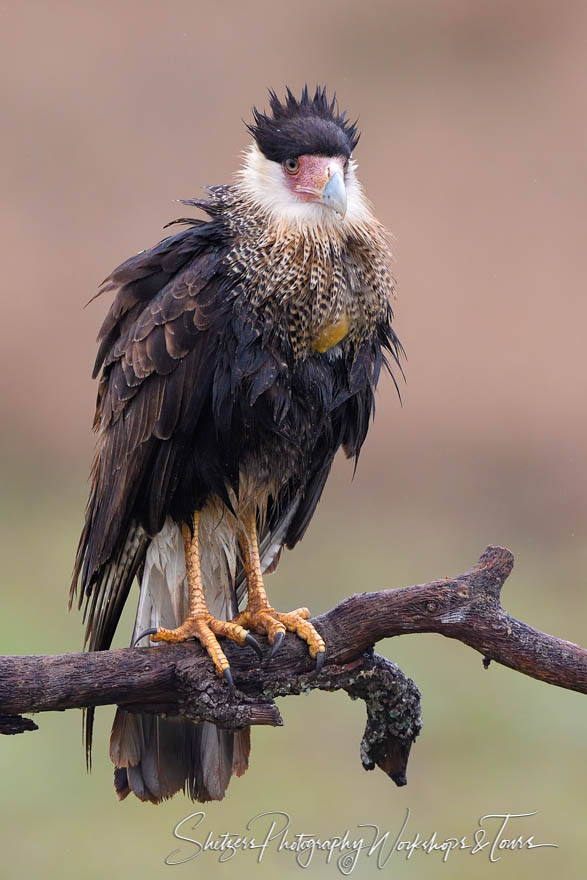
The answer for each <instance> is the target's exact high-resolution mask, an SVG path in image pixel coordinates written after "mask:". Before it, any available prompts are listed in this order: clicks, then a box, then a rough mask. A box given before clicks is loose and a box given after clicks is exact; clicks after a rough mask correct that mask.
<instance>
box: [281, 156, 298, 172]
mask: <svg viewBox="0 0 587 880" xmlns="http://www.w3.org/2000/svg"><path fill="white" fill-rule="evenodd" d="M283 167H284V168H285V170H286V171H287V173H288V174H297V172H298V171H299V170H300V160H299V159H286V160H285V162H284V163H283Z"/></svg>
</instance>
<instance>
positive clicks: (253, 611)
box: [232, 508, 326, 671]
mask: <svg viewBox="0 0 587 880" xmlns="http://www.w3.org/2000/svg"><path fill="white" fill-rule="evenodd" d="M242 523H243V534H242V536H241V538H240V547H241V553H242V559H243V565H244V569H245V573H246V576H247V586H248V590H249V601H248V603H247V607H246V608H245V610H244V611H242V612H241V613H240V614H237V616H236V617H235V618H234V619H233V620H232V623H235V624H238V625H241V626H243V627H245V628H246V629H251V630H253V631H254V632H264V633H265V634H266V635H267V638H268V639H269V644H270V645H271V646H272V647H271V651H270V652H269V658H268V659H269V660H271V659H272V658H273V657H274V656H275V654H276V653H277V651H278V650H279V648H280V646H281V645H282V644H283V640H284V638H285V631H286V630H289V631H290V632H294V633H296V635H298V636H299V637H300V638H301V639H303V640H304V641H305V642H307V643H308V648H309V650H310V656H311V657H312V658H313V659H315V660H316V666H317V669H318V671H319V670H320V669H321V668H322V665H323V664H324V658H323V655H324V652H325V651H326V646H325V644H324V639H323V638H322V636H321V635H320V634H319V633H318V632H317V631H316V630H315V629H314V627H313V626H312V624H311V623H309V619H310V612H309V610H308V609H307V608H297V609H296V610H295V611H289V612H288V613H281V612H279V611H276V610H275V609H274V608H272V607H271V605H270V604H269V600H268V598H267V593H266V592H265V585H264V584H263V572H262V570H261V560H260V558H259V542H258V538H257V521H256V513H255V511H254V509H252V508H251V509H250V510H249V511H248V512H247V513H246V514H245V515H244V516H243V517H242Z"/></svg>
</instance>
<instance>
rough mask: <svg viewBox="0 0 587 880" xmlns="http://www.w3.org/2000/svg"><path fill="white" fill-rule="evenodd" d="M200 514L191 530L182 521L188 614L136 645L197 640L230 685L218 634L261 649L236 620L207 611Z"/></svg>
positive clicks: (149, 631)
mask: <svg viewBox="0 0 587 880" xmlns="http://www.w3.org/2000/svg"><path fill="white" fill-rule="evenodd" d="M199 524H200V514H199V512H198V511H196V513H195V514H194V521H193V531H192V529H190V528H189V526H188V525H187V524H186V523H184V524H183V526H182V535H183V544H184V549H185V567H186V575H187V582H188V591H189V608H188V614H187V617H186V619H185V620H184V622H183V623H182V624H181V626H178V627H176V628H175V629H166V628H165V627H158V628H157V629H150V630H146V631H145V632H144V633H141V635H140V636H139V638H138V639H137V640H136V641H135V644H136V643H137V642H138V641H139V640H140V639H142V638H143V636H146V635H150V636H151V641H153V642H184V641H186V639H193V638H195V639H198V641H199V642H200V644H201V645H203V647H204V648H205V649H206V651H207V652H208V654H209V655H210V657H211V658H212V661H213V663H214V667H215V669H216V672H217V674H218V675H219V676H221V677H222V676H224V678H226V679H227V681H228V682H229V684H232V675H231V673H230V666H229V663H228V660H227V659H226V656H225V654H224V651H223V650H222V648H221V647H220V644H219V642H218V639H217V636H225V637H226V638H229V639H232V641H233V642H236V643H237V645H245V644H248V645H250V646H251V647H252V648H254V649H255V650H256V651H257V653H258V654H259V655H261V649H260V647H259V645H258V644H257V642H256V640H255V639H254V638H253V637H252V636H251V635H249V633H248V632H247V631H246V629H245V628H244V627H243V626H240V625H239V624H238V623H236V622H235V621H227V620H218V619H217V618H215V617H214V616H213V615H212V614H211V613H210V612H209V611H208V606H207V605H206V598H205V596H204V587H203V584H202V571H201V568H200V543H199V537H198V532H199Z"/></svg>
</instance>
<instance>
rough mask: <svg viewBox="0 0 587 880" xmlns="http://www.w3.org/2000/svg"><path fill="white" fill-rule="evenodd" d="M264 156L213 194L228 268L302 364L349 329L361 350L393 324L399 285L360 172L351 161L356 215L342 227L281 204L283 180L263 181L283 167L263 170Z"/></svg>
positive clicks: (251, 158) (251, 156) (253, 158)
mask: <svg viewBox="0 0 587 880" xmlns="http://www.w3.org/2000/svg"><path fill="white" fill-rule="evenodd" d="M258 152H259V151H258V149H257V148H256V147H254V146H253V147H251V148H250V151H249V153H248V157H247V160H246V161H245V166H244V168H243V169H242V170H241V172H239V176H238V179H237V183H236V184H235V185H233V186H226V187H214V188H212V190H211V196H212V203H214V204H215V205H216V209H215V210H218V211H220V212H221V213H222V215H223V218H224V220H225V222H226V223H227V226H228V228H229V230H230V233H231V237H232V239H233V241H234V245H233V247H232V249H231V250H230V252H229V254H228V256H227V258H226V260H227V263H228V265H229V267H230V270H231V271H233V272H234V273H235V275H237V276H238V277H239V282H238V285H237V288H238V292H239V293H242V294H244V296H245V297H246V298H247V300H248V302H249V303H250V305H251V306H252V307H253V308H254V309H255V310H256V311H257V312H258V313H260V314H262V316H263V319H264V321H265V323H266V324H269V325H270V326H271V327H272V330H273V332H276V333H280V332H281V333H284V334H285V333H287V334H288V335H289V338H290V341H291V345H292V348H293V352H294V356H295V358H296V359H298V358H301V357H304V356H305V355H306V354H307V353H308V352H309V351H311V350H314V351H319V352H322V351H326V350H327V348H328V343H329V341H330V340H331V339H332V340H335V341H339V339H338V338H337V337H340V338H342V337H341V333H340V332H339V331H338V330H337V329H334V330H333V328H348V334H347V332H346V329H345V332H344V333H343V336H344V335H348V340H349V341H350V342H353V343H354V347H355V349H356V348H357V347H358V345H359V344H360V343H361V341H362V340H363V339H365V338H366V337H368V336H370V335H372V334H373V333H374V332H375V328H376V326H377V324H378V323H379V322H380V321H385V320H387V319H388V316H389V309H390V298H392V297H393V296H394V281H393V277H392V274H391V270H390V260H391V254H390V250H389V246H388V243H387V233H386V230H385V229H384V227H383V226H382V225H381V224H380V223H379V222H378V221H377V220H376V219H375V217H374V216H373V214H372V212H371V209H370V206H369V204H368V202H367V200H366V198H365V197H364V196H363V193H362V192H361V188H360V185H359V182H358V180H357V179H356V175H355V165H354V163H353V162H352V160H351V161H350V163H349V170H348V179H347V180H346V186H347V192H348V206H349V207H348V211H347V215H346V216H345V218H344V219H343V220H340V218H338V217H336V216H335V215H334V214H333V212H332V211H330V210H329V209H327V208H323V207H321V206H319V205H313V204H306V205H305V206H302V208H300V207H299V206H293V207H292V206H291V205H290V204H288V203H287V201H286V200H285V198H284V200H283V201H282V202H280V200H279V186H280V184H279V178H278V177H277V175H276V177H275V179H274V180H271V181H269V183H268V185H267V186H265V183H267V181H265V182H264V181H263V175H267V174H272V173H273V171H272V169H271V168H270V166H272V165H275V167H276V169H277V172H279V171H280V169H279V166H278V165H276V163H267V162H264V163H263V162H258V161H257V153H258ZM268 169H269V170H268ZM264 193H265V194H266V197H264V195H263V194H264ZM276 193H277V195H275V194H276ZM200 205H201V206H202V207H203V206H204V204H203V203H200Z"/></svg>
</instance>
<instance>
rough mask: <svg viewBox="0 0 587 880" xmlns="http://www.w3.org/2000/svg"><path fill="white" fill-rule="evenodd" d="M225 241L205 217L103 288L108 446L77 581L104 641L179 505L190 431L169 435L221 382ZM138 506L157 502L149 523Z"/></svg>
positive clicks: (99, 417)
mask: <svg viewBox="0 0 587 880" xmlns="http://www.w3.org/2000/svg"><path fill="white" fill-rule="evenodd" d="M225 253H226V246H225V244H224V242H223V236H222V229H221V226H220V223H219V221H217V220H215V221H211V222H209V223H203V222H199V221H196V222H195V223H194V224H193V225H192V226H191V227H190V228H189V229H187V230H184V231H183V232H181V233H179V234H177V235H174V236H170V237H169V238H167V239H164V240H163V241H162V242H160V243H159V244H158V245H156V246H155V247H153V248H151V249H150V250H148V251H144V252H142V253H140V254H137V255H136V256H135V257H132V258H131V259H130V260H127V261H126V262H125V263H123V264H122V265H121V266H119V267H118V268H117V269H115V270H114V272H113V273H112V274H111V275H110V277H109V278H108V279H106V281H105V282H104V285H103V288H102V290H103V291H107V290H116V291H117V292H116V295H115V297H114V300H113V303H112V305H111V307H110V310H109V312H108V314H107V316H106V318H105V320H104V323H103V325H102V328H101V330H100V334H99V337H98V343H99V348H98V355H97V358H96V363H95V367H94V375H98V373H100V371H102V374H101V377H100V385H99V389H98V399H97V407H96V418H95V427H96V429H97V430H99V438H98V448H97V453H96V457H95V461H94V465H93V469H92V489H91V493H90V499H89V502H88V508H87V512H86V522H85V525H84V529H83V532H82V535H81V538H80V544H79V547H78V553H77V558H76V564H75V570H74V576H73V583H72V589H71V600H73V597H74V595H75V594H76V592H77V594H78V604H79V605H80V607H81V605H82V603H83V602H84V600H85V617H86V623H87V630H86V639H87V640H88V641H89V643H90V648H91V649H93V650H100V649H104V648H107V647H109V645H110V643H111V639H112V636H113V633H114V629H115V627H116V624H117V622H118V619H119V616H120V613H121V610H122V605H123V604H124V600H125V599H126V595H127V594H128V590H129V588H130V584H131V583H132V579H133V578H134V576H135V574H136V571H137V569H138V568H139V567H140V565H141V564H142V561H143V558H144V553H145V552H146V546H147V545H148V535H149V534H151V535H152V534H153V533H154V532H156V531H158V529H160V528H161V526H162V524H163V520H164V518H165V515H166V513H167V511H168V505H169V496H170V493H171V491H172V489H173V484H174V480H175V479H176V475H177V460H178V455H179V452H180V446H181V443H180V440H179V439H178V441H177V442H163V441H169V439H170V438H172V437H173V436H174V434H176V432H178V429H179V427H180V425H183V424H184V423H186V425H187V423H188V422H189V426H190V427H191V426H193V424H194V421H197V418H198V417H199V414H200V413H201V411H202V407H203V405H204V402H205V400H206V398H207V396H208V395H209V392H210V385H211V379H212V374H211V370H210V367H209V362H210V353H211V351H213V349H214V342H215V334H214V329H215V321H216V319H217V316H218V313H219V303H220V301H221V298H222V296H223V290H222V289H221V287H222V284H221V278H220V276H219V270H220V266H221V263H222V260H223V257H224V255H225ZM220 311H221V309H220ZM195 378H197V381H194V379H195ZM137 507H140V509H141V510H142V511H147V512H148V513H147V514H146V516H145V518H144V522H142V523H141V524H140V527H139V524H138V523H137V522H136V518H135V517H134V512H135V510H136V509H137ZM138 536H140V538H139V537H138Z"/></svg>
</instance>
